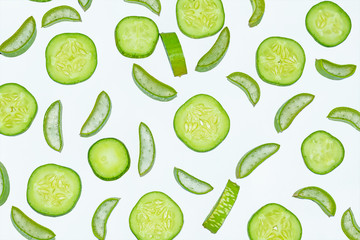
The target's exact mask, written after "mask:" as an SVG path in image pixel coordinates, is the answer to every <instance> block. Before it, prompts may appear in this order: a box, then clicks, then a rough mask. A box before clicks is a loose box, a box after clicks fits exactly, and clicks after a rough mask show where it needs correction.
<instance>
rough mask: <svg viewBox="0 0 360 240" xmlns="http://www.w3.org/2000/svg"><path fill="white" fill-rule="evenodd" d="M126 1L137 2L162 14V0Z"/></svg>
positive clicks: (157, 13)
mask: <svg viewBox="0 0 360 240" xmlns="http://www.w3.org/2000/svg"><path fill="white" fill-rule="evenodd" d="M124 1H125V2H128V3H137V4H140V5H142V6H145V7H146V8H148V9H149V10H150V11H152V12H153V13H155V14H156V15H158V16H160V12H161V2H160V0H124Z"/></svg>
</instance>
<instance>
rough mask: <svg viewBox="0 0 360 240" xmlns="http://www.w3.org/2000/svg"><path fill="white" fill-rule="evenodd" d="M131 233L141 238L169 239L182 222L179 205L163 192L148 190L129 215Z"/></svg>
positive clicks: (147, 239) (177, 232) (180, 226)
mask: <svg viewBox="0 0 360 240" xmlns="http://www.w3.org/2000/svg"><path fill="white" fill-rule="evenodd" d="M129 224H130V229H131V231H132V233H133V234H134V235H135V237H136V238H137V239H141V240H154V239H161V240H171V239H173V238H175V237H176V235H178V234H179V232H180V231H181V229H182V226H183V224H184V216H183V213H182V211H181V209H180V207H179V206H178V205H177V204H176V202H174V200H172V199H171V198H170V197H169V196H168V195H166V194H165V193H163V192H149V193H147V194H145V195H144V196H142V197H141V198H140V200H139V201H138V202H137V203H136V205H135V206H134V208H133V209H132V211H131V213H130V217H129Z"/></svg>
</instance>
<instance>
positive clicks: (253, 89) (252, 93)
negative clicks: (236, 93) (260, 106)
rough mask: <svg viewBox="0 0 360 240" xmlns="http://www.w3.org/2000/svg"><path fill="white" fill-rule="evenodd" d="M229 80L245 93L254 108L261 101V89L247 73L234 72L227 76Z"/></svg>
mask: <svg viewBox="0 0 360 240" xmlns="http://www.w3.org/2000/svg"><path fill="white" fill-rule="evenodd" d="M227 79H228V80H229V81H230V82H231V83H233V84H234V85H236V86H238V87H239V88H241V89H242V90H243V91H244V92H245V94H246V96H247V97H248V99H249V100H250V102H251V104H252V105H253V106H255V105H256V104H257V103H258V101H259V100H260V87H259V84H258V83H257V82H256V81H255V80H254V79H253V78H252V77H250V76H249V75H247V74H246V73H242V72H234V73H231V74H230V75H229V76H227Z"/></svg>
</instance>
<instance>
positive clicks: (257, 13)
mask: <svg viewBox="0 0 360 240" xmlns="http://www.w3.org/2000/svg"><path fill="white" fill-rule="evenodd" d="M250 2H251V6H252V9H253V13H252V15H251V17H250V19H249V27H255V26H257V25H258V24H259V23H260V22H261V19H262V17H263V15H264V13H265V0H250Z"/></svg>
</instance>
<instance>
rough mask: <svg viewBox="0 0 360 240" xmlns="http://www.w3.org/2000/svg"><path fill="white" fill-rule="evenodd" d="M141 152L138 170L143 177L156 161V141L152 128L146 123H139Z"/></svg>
mask: <svg viewBox="0 0 360 240" xmlns="http://www.w3.org/2000/svg"><path fill="white" fill-rule="evenodd" d="M139 138H140V154H139V163H138V170H139V175H140V176H141V177H142V176H144V175H145V174H147V173H148V172H149V171H150V170H151V168H152V167H153V165H154V162H155V142H154V138H153V135H152V133H151V131H150V128H149V127H148V126H147V125H146V124H145V123H143V122H142V123H140V125H139Z"/></svg>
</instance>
